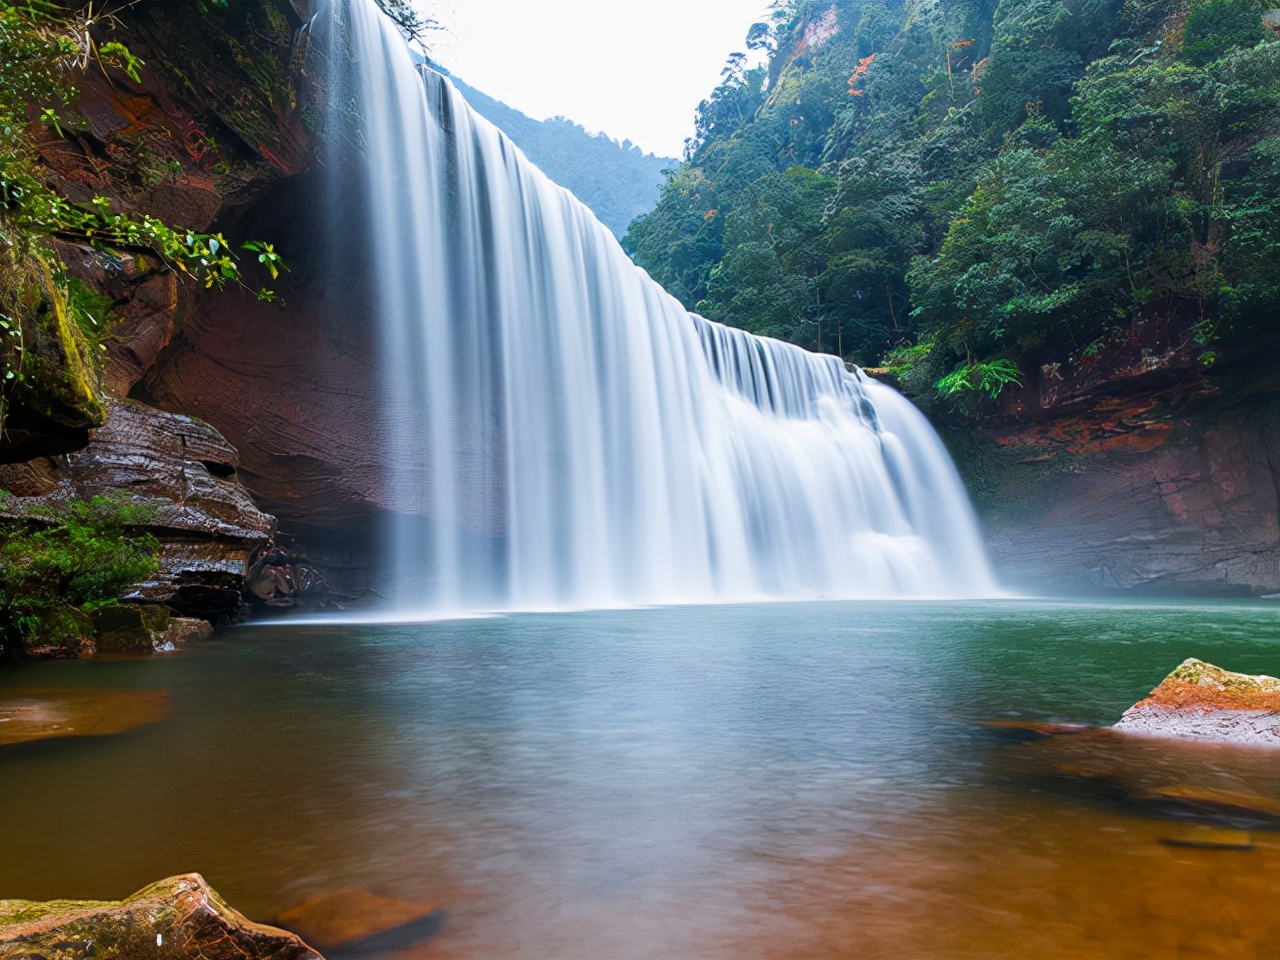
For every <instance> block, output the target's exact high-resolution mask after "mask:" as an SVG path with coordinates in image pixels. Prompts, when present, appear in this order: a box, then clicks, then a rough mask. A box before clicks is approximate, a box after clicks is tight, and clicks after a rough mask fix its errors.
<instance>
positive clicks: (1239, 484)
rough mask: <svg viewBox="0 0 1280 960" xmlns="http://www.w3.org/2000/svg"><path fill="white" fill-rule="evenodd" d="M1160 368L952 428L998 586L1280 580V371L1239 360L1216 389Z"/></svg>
mask: <svg viewBox="0 0 1280 960" xmlns="http://www.w3.org/2000/svg"><path fill="white" fill-rule="evenodd" d="M1159 373H1160V371H1154V372H1152V373H1151V374H1149V375H1148V377H1147V379H1146V380H1143V379H1142V378H1139V377H1134V378H1131V379H1130V380H1128V381H1124V382H1121V383H1119V384H1103V385H1101V386H1099V387H1098V388H1097V389H1099V390H1100V391H1105V392H1101V393H1098V394H1095V395H1089V394H1087V393H1086V394H1084V395H1083V396H1081V397H1079V398H1076V399H1074V400H1073V401H1072V402H1071V403H1066V402H1062V403H1060V404H1059V405H1056V406H1053V407H1051V408H1046V409H1039V410H1028V411H1026V412H1023V413H1020V414H1017V415H1016V418H1014V417H1005V418H1004V419H1003V420H1001V421H999V422H992V423H989V424H984V425H970V426H966V427H965V428H964V430H963V431H953V432H952V435H951V445H952V447H953V450H954V453H955V455H956V460H957V464H958V466H959V467H960V468H961V470H962V472H963V473H964V474H965V476H966V480H967V484H968V486H969V490H970V493H971V494H972V495H973V497H974V500H975V502H976V505H977V506H978V508H979V512H980V514H981V515H982V518H983V520H984V526H985V527H986V530H987V532H988V545H989V549H990V552H991V556H992V560H993V561H994V562H995V564H996V565H997V568H998V570H999V572H1000V574H1001V576H1002V579H1003V580H1004V581H1005V582H1006V583H1009V584H1011V585H1013V586H1018V587H1023V588H1026V589H1030V590H1034V591H1037V592H1043V591H1045V590H1048V591H1053V592H1067V593H1073V594H1078V593H1080V592H1094V591H1098V590H1106V591H1110V590H1136V591H1147V592H1164V593H1172V594H1180V595H1185V594H1186V593H1188V592H1194V593H1200V594H1214V593H1216V594H1227V595H1247V594H1266V593H1273V592H1275V591H1276V590H1278V589H1280V374H1277V373H1276V371H1275V370H1274V369H1273V368H1269V369H1261V370H1255V371H1254V372H1247V371H1238V372H1237V373H1236V374H1235V375H1234V376H1233V377H1232V378H1231V379H1230V380H1224V383H1223V385H1222V386H1221V387H1219V386H1216V385H1215V384H1213V383H1210V382H1208V381H1207V380H1204V379H1202V378H1201V377H1200V376H1199V374H1195V373H1194V372H1192V373H1185V374H1184V375H1183V376H1184V379H1182V380H1179V381H1176V382H1173V383H1169V382H1168V381H1167V380H1165V381H1162V380H1160V379H1159V377H1158V374H1159ZM1130 390H1132V391H1133V392H1126V391H1130Z"/></svg>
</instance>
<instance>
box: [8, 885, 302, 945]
mask: <svg viewBox="0 0 1280 960" xmlns="http://www.w3.org/2000/svg"><path fill="white" fill-rule="evenodd" d="M37 957H41V958H45V957H48V958H52V957H57V958H59V960H81V958H85V960H87V958H89V957H93V958H95V960H190V958H197V960H323V958H321V956H320V954H318V953H316V951H314V950H312V949H311V948H310V947H309V946H307V944H306V943H304V942H303V941H302V939H301V938H299V937H298V936H297V935H295V934H292V933H289V932H288V931H285V930H279V929H276V928H275V927H268V926H266V925H264V924H259V923H253V922H252V921H250V920H248V919H246V918H245V917H244V916H242V915H241V914H239V913H237V912H236V911H235V910H233V909H232V908H231V907H230V906H228V905H227V903H226V902H225V901H224V900H223V899H222V898H221V897H220V896H218V894H217V893H216V892H214V891H213V890H212V889H211V888H210V887H209V885H208V884H207V883H205V881H204V878H203V877H201V876H200V875H199V874H198V873H189V874H185V875H183V876H178V877H170V878H168V879H167V880H161V881H160V882H158V883H153V884H152V885H151V886H149V887H145V888H144V889H142V890H139V891H138V892H137V893H135V894H134V895H133V896H131V897H128V898H126V899H124V900H116V901H105V900H50V901H47V902H36V901H31V900H0V960H19V958H21V960H34V958H37Z"/></svg>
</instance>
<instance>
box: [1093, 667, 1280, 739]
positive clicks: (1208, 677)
mask: <svg viewBox="0 0 1280 960" xmlns="http://www.w3.org/2000/svg"><path fill="white" fill-rule="evenodd" d="M1112 729H1113V730H1118V731H1120V732H1122V733H1133V734H1141V735H1143V736H1150V737H1174V738H1178V739H1184V740H1201V741H1212V742H1218V743H1241V744H1252V745H1258V746H1269V747H1280V680H1278V679H1276V678H1275V677H1268V676H1264V675H1259V676H1249V675H1247V674H1243V673H1232V672H1231V671H1229V670H1223V669H1222V668H1221V667H1217V666H1214V665H1213V664H1211V663H1205V662H1204V661H1203V660H1197V659H1195V658H1194V657H1191V658H1188V659H1186V660H1184V661H1183V662H1182V663H1181V664H1180V665H1179V666H1178V667H1177V669H1175V670H1174V671H1173V672H1172V673H1170V674H1169V675H1168V676H1167V677H1165V678H1164V680H1162V681H1161V682H1160V685H1159V686H1157V687H1156V688H1155V689H1154V690H1152V691H1151V693H1150V694H1148V695H1147V697H1146V699H1144V700H1142V701H1141V702H1139V703H1136V704H1134V705H1133V706H1132V707H1130V708H1129V709H1128V710H1126V711H1125V712H1124V716H1122V717H1121V718H1120V720H1119V721H1118V722H1117V723H1116V724H1115V726H1113V727H1112Z"/></svg>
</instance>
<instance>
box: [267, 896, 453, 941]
mask: <svg viewBox="0 0 1280 960" xmlns="http://www.w3.org/2000/svg"><path fill="white" fill-rule="evenodd" d="M273 922H274V923H276V924H278V925H279V926H281V927H284V928H285V929H286V930H292V931H293V932H294V933H296V934H298V936H300V937H302V938H303V939H305V940H306V941H307V942H308V943H314V944H315V945H316V946H317V947H318V948H320V949H321V950H333V949H335V948H341V947H353V946H356V945H359V946H366V945H367V946H370V947H373V946H377V945H378V944H377V943H375V941H378V942H379V943H380V942H381V941H383V940H385V941H386V944H385V949H389V950H390V949H396V948H399V947H405V946H409V945H410V944H412V943H416V942H419V941H421V940H425V939H427V938H428V937H430V936H432V935H434V934H435V933H436V932H437V931H438V930H439V928H440V925H441V924H442V923H443V915H442V913H441V912H440V911H439V910H438V909H437V908H436V907H435V906H434V905H432V904H428V903H409V902H407V901H404V900H393V899H391V898H390V897H380V896H377V895H376V894H373V893H370V892H369V891H368V890H361V889H359V888H355V887H351V888H347V889H343V890H326V891H325V892H323V893H317V894H315V895H313V896H310V897H308V898H307V899H306V900H304V901H302V903H300V904H298V905H297V906H296V907H291V908H290V909H288V910H286V911H284V912H283V913H281V914H279V915H278V916H277V917H275V919H274V921H273Z"/></svg>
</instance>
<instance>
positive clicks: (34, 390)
mask: <svg viewBox="0 0 1280 960" xmlns="http://www.w3.org/2000/svg"><path fill="white" fill-rule="evenodd" d="M104 9H105V8H104V7H103V6H102V5H97V6H95V5H94V4H91V3H90V4H85V5H84V6H82V7H79V8H78V9H70V10H69V9H67V8H65V7H63V6H61V5H60V4H57V3H54V2H52V0H0V442H2V441H3V430H4V425H5V420H6V417H7V414H8V412H9V410H10V408H11V407H12V406H13V405H14V404H15V402H21V403H22V404H23V405H24V406H27V407H29V408H31V409H33V410H36V411H38V412H39V413H40V414H42V415H44V416H48V417H50V418H51V419H54V420H55V421H59V422H73V423H75V424H76V425H82V426H98V425H101V423H102V417H103V416H105V413H104V412H103V410H102V409H101V403H100V401H99V400H98V399H97V396H96V391H97V383H96V377H91V376H89V375H88V373H87V370H86V366H87V367H88V369H93V363H94V362H95V361H94V360H93V359H92V353H91V351H90V350H89V347H91V346H93V345H96V341H97V340H98V339H100V336H101V333H102V332H103V331H101V330H99V331H97V332H96V333H95V332H93V331H92V330H91V331H90V333H91V335H90V336H89V337H87V338H86V337H85V336H84V333H83V331H84V330H85V329H86V328H92V327H94V326H98V325H101V324H103V323H104V322H105V320H106V317H105V315H104V316H100V317H97V318H93V317H92V313H91V311H89V310H86V309H83V308H84V307H85V305H86V303H87V301H86V295H88V296H89V299H94V298H93V296H92V294H91V293H90V292H89V291H87V289H86V288H84V287H83V285H81V286H80V287H76V286H75V285H74V284H72V283H71V282H70V281H69V280H68V279H67V277H66V276H65V274H64V271H63V269H62V264H61V262H60V260H59V256H58V254H57V253H56V252H55V249H54V244H55V243H57V242H62V243H70V244H74V245H79V246H84V247H87V248H90V249H93V250H96V251H100V252H104V253H107V254H110V255H112V256H120V255H126V254H127V255H132V256H135V257H142V258H146V257H150V258H152V259H153V260H154V261H155V262H156V263H157V264H159V265H160V267H161V268H162V269H167V270H174V271H178V272H180V273H182V274H186V275H189V276H191V277H193V278H194V279H196V280H198V281H199V282H201V283H203V284H204V286H206V287H222V286H223V285H225V284H226V283H227V282H228V281H230V282H232V283H240V282H242V281H241V273H240V268H239V266H238V264H237V260H236V257H235V255H234V254H233V253H232V251H231V247H230V245H229V244H228V243H227V241H226V239H225V238H224V237H222V236H221V235H220V234H216V233H214V234H210V233H200V232H196V231H191V230H187V229H185V228H184V227H182V226H180V225H173V224H170V223H167V222H165V221H164V220H163V219H160V218H158V217H154V216H149V215H146V214H142V215H135V214H130V213H124V212H120V211H118V210H113V204H112V202H111V201H110V200H108V199H106V198H104V197H101V196H94V197H92V198H91V199H89V200H88V201H87V202H84V203H79V202H75V201H73V200H71V199H68V198H67V197H64V196H61V195H59V194H58V193H57V192H55V191H54V190H52V189H50V188H49V187H48V186H47V184H46V178H45V176H44V170H43V165H42V161H41V156H40V150H39V146H38V143H39V139H40V137H42V136H47V135H48V134H50V133H51V134H52V135H54V136H56V137H62V136H64V127H68V126H70V124H71V123H72V119H73V114H72V111H73V109H74V104H75V101H76V99H77V97H78V96H79V91H78V90H77V88H76V86H75V80H76V78H77V77H78V76H80V75H83V73H84V72H85V71H87V70H90V69H92V70H100V71H101V72H102V73H103V74H105V75H108V76H110V75H111V74H117V75H118V76H119V77H121V78H122V79H123V80H128V81H132V82H134V83H137V82H139V81H140V79H141V72H140V71H141V70H142V68H143V66H144V65H143V63H142V61H141V60H139V59H138V58H137V57H136V56H134V55H133V53H131V52H130V50H129V48H128V47H126V46H125V45H124V44H122V43H120V42H118V41H116V40H111V39H109V36H110V30H111V28H112V27H114V26H115V25H116V21H115V17H114V15H112V14H110V13H105V12H103V11H104ZM153 159H154V158H153ZM164 175H165V174H164V173H163V172H162V173H161V174H160V176H161V177H162V178H163V176H164ZM245 248H246V249H248V250H249V251H250V252H251V253H252V254H256V255H257V259H258V261H259V262H260V263H261V264H262V265H263V267H264V268H265V269H266V270H267V272H268V273H269V275H270V276H271V277H272V278H274V277H276V276H277V275H278V273H279V271H280V270H281V269H283V264H282V263H281V260H280V257H279V256H278V255H277V254H276V252H275V250H274V248H273V247H272V246H271V245H270V244H265V243H248V244H245ZM259 295H260V296H263V297H267V298H269V297H270V296H271V292H270V291H267V290H261V291H259ZM90 321H92V322H90ZM91 341H92V342H91ZM41 344H45V345H46V346H48V349H41ZM66 409H69V410H71V411H72V413H71V414H70V420H68V419H67V416H66V415H64V416H59V415H58V412H59V411H63V410H66ZM51 411H54V412H52V413H51Z"/></svg>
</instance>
